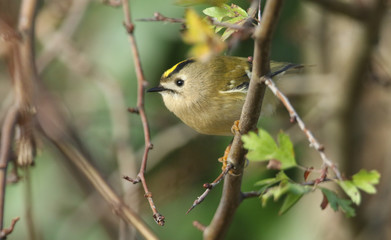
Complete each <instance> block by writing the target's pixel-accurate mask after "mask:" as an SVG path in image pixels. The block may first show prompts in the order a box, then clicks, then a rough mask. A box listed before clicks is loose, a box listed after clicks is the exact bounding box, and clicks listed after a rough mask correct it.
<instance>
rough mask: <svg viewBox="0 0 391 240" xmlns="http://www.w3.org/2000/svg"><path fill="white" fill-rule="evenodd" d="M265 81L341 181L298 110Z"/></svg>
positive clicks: (272, 85) (271, 82)
mask: <svg viewBox="0 0 391 240" xmlns="http://www.w3.org/2000/svg"><path fill="white" fill-rule="evenodd" d="M262 79H263V81H265V84H266V85H267V86H268V87H269V89H270V90H271V91H272V92H273V93H274V95H275V96H276V97H277V98H278V99H279V100H280V101H281V102H282V104H283V105H284V107H285V108H286V109H287V110H288V112H289V116H290V118H291V122H297V124H298V125H299V127H300V129H301V130H302V131H303V133H304V134H305V135H306V137H307V139H308V141H309V142H310V147H313V148H314V149H315V150H316V151H318V153H319V155H320V157H321V158H322V161H323V164H324V165H325V166H327V167H330V168H331V169H332V170H333V171H334V173H335V175H336V176H337V178H338V179H339V180H342V175H341V173H340V171H339V169H338V168H337V166H336V165H335V164H334V163H333V162H332V161H331V160H330V159H329V158H328V157H327V156H326V154H325V152H324V150H325V149H324V146H323V145H322V144H320V143H319V142H318V140H317V139H316V138H315V137H314V135H313V134H312V132H311V131H310V130H309V129H308V128H307V127H306V125H305V123H304V122H303V120H302V119H301V118H300V116H299V115H298V114H297V112H296V110H295V109H294V107H293V106H292V104H291V103H290V101H289V99H288V98H287V97H286V96H285V95H284V94H283V93H282V92H281V91H280V90H279V89H278V88H277V86H276V84H275V83H274V82H273V80H272V79H271V78H269V77H266V76H265V77H262Z"/></svg>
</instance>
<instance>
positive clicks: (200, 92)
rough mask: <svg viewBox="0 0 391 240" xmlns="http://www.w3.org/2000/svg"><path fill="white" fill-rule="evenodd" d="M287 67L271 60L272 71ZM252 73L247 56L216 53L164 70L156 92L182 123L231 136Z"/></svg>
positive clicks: (205, 131) (216, 133) (150, 90)
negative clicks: (215, 55) (219, 54)
mask: <svg viewBox="0 0 391 240" xmlns="http://www.w3.org/2000/svg"><path fill="white" fill-rule="evenodd" d="M284 66H286V64H285V63H272V71H275V70H276V69H281V68H282V67H284ZM250 75H251V62H249V61H248V59H247V58H241V57H229V56H217V57H213V58H211V59H209V60H208V61H206V62H202V61H199V60H194V59H188V60H185V61H182V62H180V63H178V64H176V65H175V66H173V67H172V68H170V69H169V70H167V71H166V72H165V73H163V75H162V77H161V79H160V85H159V86H158V87H155V88H151V89H149V90H148V91H149V92H159V93H160V94H161V95H162V97H163V101H164V103H165V105H166V107H167V108H168V109H169V110H170V111H171V112H173V113H174V114H175V115H176V116H177V117H179V118H180V119H181V120H182V121H183V122H184V123H185V124H187V125H188V126H190V127H191V128H193V129H195V130H196V131H198V132H200V133H203V134H209V135H232V133H231V127H232V125H233V124H234V121H236V120H239V118H240V114H241V112H242V107H243V104H244V101H245V98H246V94H247V89H248V83H249V81H250Z"/></svg>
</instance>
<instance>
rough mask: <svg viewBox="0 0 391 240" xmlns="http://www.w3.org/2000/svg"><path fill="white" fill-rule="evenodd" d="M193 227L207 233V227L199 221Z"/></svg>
mask: <svg viewBox="0 0 391 240" xmlns="http://www.w3.org/2000/svg"><path fill="white" fill-rule="evenodd" d="M193 226H194V227H195V228H197V229H198V230H200V231H201V232H203V231H205V229H206V226H205V225H203V224H202V223H200V222H199V221H194V222H193Z"/></svg>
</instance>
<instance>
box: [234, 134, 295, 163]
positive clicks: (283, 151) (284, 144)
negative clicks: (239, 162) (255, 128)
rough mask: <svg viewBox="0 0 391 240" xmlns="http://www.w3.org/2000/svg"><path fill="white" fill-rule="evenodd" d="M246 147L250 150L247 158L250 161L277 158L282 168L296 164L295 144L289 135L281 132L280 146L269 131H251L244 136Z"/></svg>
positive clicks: (279, 136)
mask: <svg viewBox="0 0 391 240" xmlns="http://www.w3.org/2000/svg"><path fill="white" fill-rule="evenodd" d="M242 141H243V142H244V147H245V148H246V149H247V150H249V151H248V153H247V158H248V160H250V161H267V160H271V159H276V160H278V161H280V162H281V169H287V168H290V167H293V166H296V160H295V154H294V151H293V144H292V142H291V141H290V139H289V136H288V135H286V134H284V133H280V134H279V135H278V142H279V145H280V146H279V147H278V146H277V144H276V142H275V141H274V140H273V138H272V137H271V136H270V134H269V133H268V132H266V131H265V130H263V129H259V133H258V134H256V133H254V132H250V133H249V134H247V135H244V136H242Z"/></svg>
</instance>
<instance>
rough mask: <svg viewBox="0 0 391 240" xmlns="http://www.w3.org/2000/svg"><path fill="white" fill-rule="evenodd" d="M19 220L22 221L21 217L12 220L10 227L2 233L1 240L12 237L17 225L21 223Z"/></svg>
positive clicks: (0, 234)
mask: <svg viewBox="0 0 391 240" xmlns="http://www.w3.org/2000/svg"><path fill="white" fill-rule="evenodd" d="M19 219H20V217H16V218H14V219H12V221H11V225H10V227H9V228H4V229H3V230H2V231H1V232H0V238H1V239H5V237H7V236H8V235H10V234H11V233H12V231H14V228H15V225H16V223H17V222H18V221H19Z"/></svg>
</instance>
